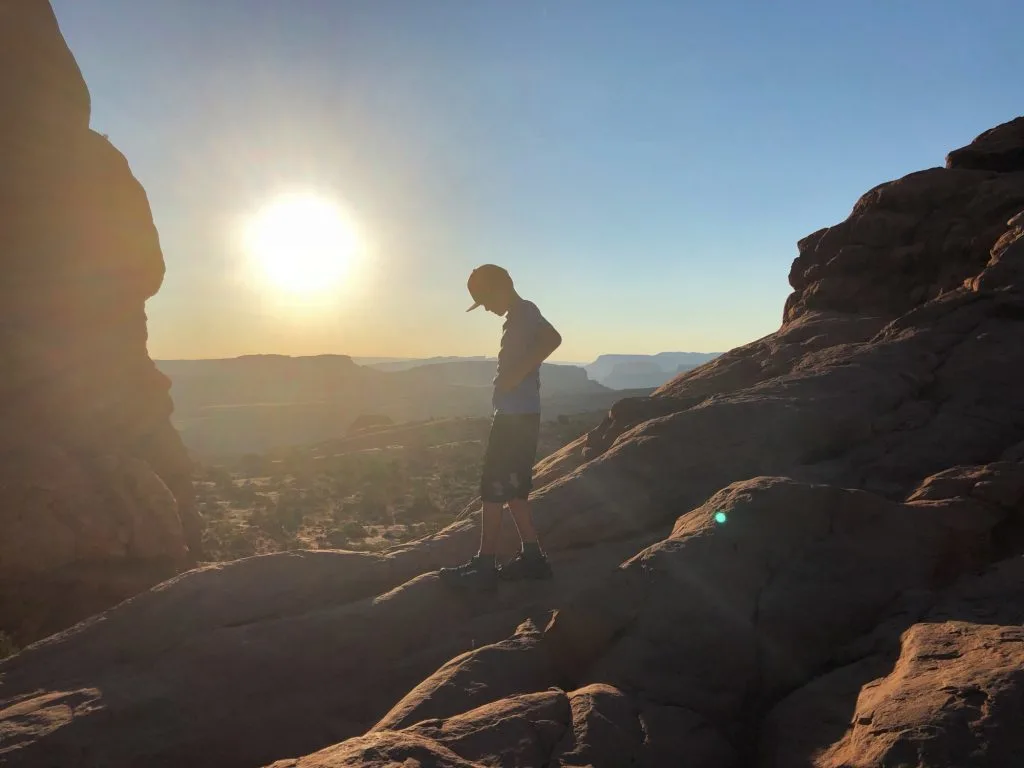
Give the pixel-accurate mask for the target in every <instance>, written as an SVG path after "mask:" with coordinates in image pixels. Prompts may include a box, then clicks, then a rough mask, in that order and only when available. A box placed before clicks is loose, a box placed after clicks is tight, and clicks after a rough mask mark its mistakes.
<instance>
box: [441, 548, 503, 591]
mask: <svg viewBox="0 0 1024 768" xmlns="http://www.w3.org/2000/svg"><path fill="white" fill-rule="evenodd" d="M437 575H438V576H440V577H441V580H442V581H445V582H447V583H449V584H457V585H459V586H467V587H478V588H481V589H490V588H493V587H494V586H495V585H496V583H497V581H498V569H497V568H495V567H494V566H493V565H491V564H490V563H487V562H484V561H482V560H481V558H480V556H479V555H474V556H473V557H471V558H470V559H469V560H468V561H467V562H465V563H463V564H462V565H456V566H454V567H452V568H442V569H440V570H439V571H438V572H437Z"/></svg>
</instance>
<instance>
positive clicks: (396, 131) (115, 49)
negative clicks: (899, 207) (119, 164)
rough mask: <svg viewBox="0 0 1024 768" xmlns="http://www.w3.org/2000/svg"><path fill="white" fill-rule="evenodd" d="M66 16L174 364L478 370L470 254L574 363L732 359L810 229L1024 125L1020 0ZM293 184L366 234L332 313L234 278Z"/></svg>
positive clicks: (129, 2)
mask: <svg viewBox="0 0 1024 768" xmlns="http://www.w3.org/2000/svg"><path fill="white" fill-rule="evenodd" d="M54 7H55V9H56V12H57V16H58V19H59V21H60V23H61V27H62V30H63V31H64V34H65V36H66V38H67V40H68V42H69V44H70V45H71V48H72V50H73V51H74V53H75V55H76V57H77V58H78V61H79V64H80V66H81V68H82V71H83V73H84V75H85V77H86V80H87V82H88V83H89V87H90V90H91V92H92V100H93V127H94V129H96V130H98V131H100V132H103V133H107V134H109V136H110V138H111V140H112V141H113V142H114V143H115V144H116V145H117V146H118V147H119V148H120V149H121V150H122V151H123V152H124V153H125V155H126V156H127V157H128V159H129V162H130V163H131V165H132V168H133V169H134V171H135V173H136V175H137V176H138V177H139V179H140V180H141V181H142V183H143V184H144V185H145V187H146V189H147V190H148V192H149V196H150V202H151V204H152V207H153V210H154V215H155V218H156V223H157V226H158V228H159V230H160V234H161V239H162V243H163V246H164V253H165V257H166V260H167V265H168V272H167V279H166V281H165V284H164V287H163V289H162V290H161V292H160V294H159V295H158V296H157V297H156V298H154V299H152V300H151V301H150V302H149V305H148V312H149V317H150V352H151V354H152V355H153V356H154V357H158V358H168V357H213V356H230V355H235V354H243V353H251V352H281V353H287V354H307V353H319V352H339V353H350V354H355V355H428V354H485V353H491V352H493V351H494V348H495V345H496V340H497V334H498V332H499V326H500V323H499V321H498V320H496V319H495V318H494V317H493V316H487V315H484V314H483V313H482V312H480V313H477V314H473V315H466V314H464V312H463V310H464V309H465V307H466V306H467V305H468V296H467V294H466V290H465V279H466V276H467V274H468V272H469V270H470V269H471V268H472V267H473V266H475V265H477V264H479V263H482V262H498V263H502V264H504V265H506V266H507V267H508V268H509V269H510V271H511V272H512V274H513V277H514V278H515V279H516V282H517V285H518V287H519V288H520V291H521V293H523V295H525V296H527V297H528V298H531V299H533V300H535V301H536V302H537V303H538V305H539V306H540V307H541V309H542V311H543V312H544V313H545V315H546V316H548V318H549V319H550V320H552V322H554V323H555V325H556V326H557V327H558V328H559V330H561V331H562V335H563V337H564V338H565V344H564V346H563V348H562V350H560V352H558V353H556V356H557V357H559V358H561V359H574V360H587V359H590V358H592V357H594V356H595V355H597V354H599V353H602V352H657V351H660V350H697V351H700V350H703V351H711V350H724V349H727V348H729V347H732V346H735V345H738V344H742V343H745V342H747V341H750V340H753V339H755V338H757V337H760V336H762V335H764V334H767V333H770V332H771V331H773V330H775V329H776V328H777V327H778V325H779V319H780V316H781V313H782V305H783V301H784V300H785V297H786V295H787V293H788V291H789V288H788V285H787V283H786V274H787V272H788V269H789V265H790V262H791V260H792V259H793V257H794V256H795V255H796V246H795V243H796V240H797V239H798V238H800V237H802V236H803V235H805V234H807V233H809V232H811V231H814V230H816V229H818V228H820V227H822V226H826V225H829V224H832V223H835V222H837V221H839V220H841V219H843V218H845V217H846V215H847V214H848V213H849V211H850V208H851V207H852V205H853V203H854V201H855V200H856V198H857V197H858V196H859V195H860V194H861V193H863V192H865V191H866V190H867V189H869V188H870V187H872V186H874V185H875V184H878V183H880V182H882V181H885V180H887V179H891V178H895V177H898V176H901V175H903V174H905V173H908V172H910V171H914V170H917V169H920V168H925V167H930V166H935V165H941V164H942V163H943V159H944V155H945V153H946V152H947V151H948V150H950V149H952V148H955V147H957V146H960V145H963V144H965V143H967V142H968V141H970V140H971V139H972V138H973V137H974V136H975V135H976V134H978V133H980V132H981V131H983V130H985V129H987V128H989V127H992V126H993V125H995V124H997V123H1000V122H1003V121H1005V120H1007V119H1010V118H1012V117H1014V116H1016V115H1017V114H1020V113H1021V112H1024V98H1022V97H1024V79H1022V78H1021V73H1022V72H1024V45H1022V44H1021V38H1020V30H1021V25H1022V22H1024V11H1022V9H1021V6H1020V3H1019V0H1015V1H1014V2H1010V1H1009V0H1005V1H997V0H975V1H974V2H964V1H962V0H956V1H953V0H898V1H897V0H866V1H865V2H860V3H835V2H823V1H822V0H804V1H801V2H795V1H791V2H774V3H768V2H762V1H760V0H759V1H758V2H753V1H749V2H720V3H711V2H696V1H695V0H694V1H692V2H683V0H676V1H674V0H358V1H357V0H289V2H283V0H175V1H174V2H167V1H166V0H91V1H90V2H82V1H81V0H55V1H54ZM300 188H301V189H305V188H309V189H315V190H318V191H319V192H321V193H324V194H328V195H330V196H331V197H333V198H336V199H338V200H341V201H343V202H344V204H345V206H346V207H347V208H348V209H349V210H350V211H351V214H352V216H353V218H354V219H355V220H356V221H357V222H358V224H359V227H360V229H361V230H362V231H363V232H364V233H365V235H366V239H367V242H370V243H372V248H371V249H370V252H369V254H368V257H367V260H366V266H365V268H364V269H363V270H362V271H361V273H360V277H359V280H358V281H353V284H352V285H350V286H349V287H348V288H347V289H346V290H345V291H344V292H343V294H342V295H339V296H338V297H337V300H336V301H334V302H333V303H332V305H331V306H330V307H329V308H327V309H324V308H323V307H321V308H320V309H318V310H317V311H315V312H314V311H308V312H302V311H298V310H295V309H294V307H289V306H288V305H286V304H285V303H283V302H282V300H281V298H280V297H278V296H272V295H268V293H267V292H266V291H265V290H262V289H258V288H256V287H254V285H253V284H252V283H251V282H248V281H246V280H245V279H240V277H239V270H240V267H239V263H240V260H239V259H240V257H239V254H238V252H237V250H238V249H237V247H236V246H235V244H234V242H233V240H232V235H231V233H232V232H234V231H236V228H237V223H238V221H239V219H240V217H243V216H245V215H246V214H247V213H248V212H250V211H252V210H253V209H254V208H256V207H258V206H260V205H261V204H262V203H264V202H265V201H267V200H270V199H272V198H273V197H274V196H275V195H277V194H278V193H279V192H280V191H282V190H288V189H300ZM243 277H244V276H243ZM292 303H293V304H294V302H292Z"/></svg>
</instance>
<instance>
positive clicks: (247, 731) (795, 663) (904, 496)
mask: <svg viewBox="0 0 1024 768" xmlns="http://www.w3.org/2000/svg"><path fill="white" fill-rule="evenodd" d="M1022 150H1024V118H1022V119H1018V120H1016V121H1014V122H1012V123H1008V124H1005V125H1002V126H999V127H997V128H995V129H993V130H992V131H990V132H988V133H986V134H983V135H982V136H981V137H979V139H978V140H977V141H976V142H974V143H972V144H971V145H970V146H969V147H965V148H964V149H962V150H957V151H956V152H953V153H951V154H950V156H949V159H948V161H947V167H946V168H936V169H931V170H928V171H924V172H921V173H917V174H912V175H910V176H908V177H906V178H903V179H899V180H897V181H894V182H891V183H888V184H884V185H882V186H880V187H877V188H876V189H874V190H871V191H870V192H869V193H867V194H866V195H865V196H864V197H863V198H862V199H861V200H860V201H859V202H858V203H857V204H856V206H855V207H854V210H853V212H852V214H851V216H850V217H849V219H847V220H846V221H845V222H842V223H840V224H838V225H836V226H835V227H831V228H829V229H826V230H822V231H821V232H817V233H815V234H813V235H811V236H809V237H807V238H805V239H804V240H802V241H801V243H800V254H799V256H798V258H797V259H796V262H795V263H794V266H793V270H792V272H791V282H792V284H793V287H794V293H793V295H792V296H791V297H790V299H789V300H788V301H787V303H786V307H785V311H784V320H783V324H782V327H781V328H780V329H779V331H778V332H776V333H774V334H771V335H770V336H767V337H765V338H764V339H761V340H759V341H757V342H754V343H752V344H749V345H747V346H745V347H742V348H739V349H736V350H733V351H732V352H730V353H728V354H726V355H723V356H722V357H720V358H718V359H716V360H715V361H713V362H711V363H709V364H707V365H705V366H703V367H701V368H699V369H696V370H694V371H692V372H688V373H686V374H684V375H682V376H680V377H678V378H677V379H676V380H674V381H673V382H671V383H669V384H667V385H665V386H664V387H662V388H661V389H660V390H659V391H658V392H657V393H656V394H655V395H654V396H652V397H650V398H643V399H636V400H626V401H622V402H621V403H619V404H618V405H617V406H616V407H615V408H613V409H612V412H611V413H610V414H609V417H608V419H606V421H605V422H604V423H603V424H602V425H601V426H600V427H599V428H598V429H596V430H595V431H594V432H593V433H592V434H590V435H588V436H587V437H586V438H584V439H581V440H580V441H578V442H577V443H576V444H573V445H570V446H568V447H566V448H565V449H564V450H563V451H561V452H559V453H558V454H555V455H553V456H551V457H549V458H547V459H545V460H544V461H542V462H541V463H540V464H539V465H538V467H537V471H536V473H537V481H538V482H537V486H538V488H539V490H538V492H537V494H536V500H535V510H536V516H537V522H538V526H539V527H540V529H541V534H542V537H543V539H544V542H545V544H546V547H547V549H548V550H549V553H550V555H551V556H552V558H553V560H554V561H555V567H556V572H557V577H556V579H555V580H554V581H553V582H551V583H543V584H503V585H501V586H500V587H499V589H498V590H497V592H496V593H494V594H492V595H481V594H474V593H465V594H463V593H457V592H453V591H452V590H451V589H449V588H445V587H444V586H443V585H442V584H441V583H440V582H439V581H438V579H437V576H436V574H434V573H433V572H432V571H433V570H434V569H436V568H437V567H438V566H439V565H442V564H450V563H452V562H455V561H457V560H459V559H461V558H462V557H464V556H465V555H466V554H468V553H469V552H471V551H472V549H473V548H474V546H475V536H476V530H475V523H474V521H473V519H472V515H470V516H467V518H466V519H464V520H461V521H459V522H457V523H455V524H454V525H452V526H450V527H449V528H448V529H446V530H445V531H442V532H441V533H440V534H437V535H435V536H432V537H429V538H426V539H424V540H422V541H419V542H416V543H413V544H409V545H403V546H400V547H398V548H396V549H394V550H392V551H389V552H386V553H383V554H364V553H352V552H299V553H288V554H281V555H271V556H266V557H257V558H249V559H246V560H242V561H238V562H236V563H231V564H227V565H221V566H217V567H208V568H203V569H198V570H194V571H191V572H189V573H186V574H183V575H181V576H179V577H177V578H175V579H173V580H171V581H169V582H166V583H164V584H161V585H160V586H158V587H156V588H154V589H152V590H150V591H148V592H146V593H144V594H142V595H139V596H138V597H136V598H134V599H133V600H131V601H129V602H127V603H124V604H122V605H119V606H117V607H116V608H114V609H112V610H109V611H107V612H105V613H104V614H102V616H101V617H99V618H98V619H97V620H93V621H89V622H85V623H83V624H80V625H78V626H76V627H74V628H73V629H71V630H69V631H67V632H65V633H62V634H60V635H57V636H53V637H50V638H47V639H46V640H44V641H42V642H40V643H37V644H36V645H34V646H32V647H30V648H28V649H26V650H25V651H23V652H22V653H20V654H18V655H17V656H15V657H13V658H11V659H8V660H7V661H6V662H4V663H3V664H0V761H3V762H4V763H5V764H7V765H12V766H37V765H61V766H82V767H84V766H95V765H105V766H135V765H146V766H155V767H159V766H168V767H169V766H181V765H189V766H211V767H212V766H218V768H223V767H224V766H259V765H270V764H273V765H275V766H277V768H300V767H301V768H312V767H313V766H317V767H319V768H324V767H326V766H339V767H340V766H353V767H354V766H377V767H380V768H383V766H395V765H403V766H415V765H419V766H439V767H442V768H481V766H488V767H493V766H523V767H524V768H525V767H527V766H530V767H535V766H609V767H617V766H625V765H633V766H648V767H649V768H657V767H661V766H666V767H668V766H680V765H685V766H691V767H694V768H741V767H742V768H746V767H747V766H762V767H763V768H790V767H791V766H792V767H793V768H795V767H796V766H808V765H811V766H817V767H818V768H840V767H843V768H851V767H853V768H867V767H868V766H899V765H913V766H918V767H919V768H940V766H941V767H943V768H945V767H947V766H1012V765H1022V764H1024V741H1022V737H1021V734H1022V733H1024V728H1022V727H1021V719H1022V717H1024V712H1022V710H1021V701H1024V675H1022V673H1021V671H1020V670H1021V669H1022V668H1024V643H1022V634H1021V628H1020V625H1021V623H1022V621H1024V615H1022V614H1021V608H1020V606H1021V605H1024V601H1022V596H1024V565H1022V563H1024V558H1022V557H1021V554H1022V553H1024V388H1022V387H1021V386H1020V380H1021V377H1022V374H1024V346H1022V345H1021V344H1020V339H1021V330H1022V328H1024V280H1022V276H1024V215H1022V212H1024V168H1022V167H1021V152H1022ZM86 412H88V411H86ZM110 418H112V416H111V417H110ZM152 466H156V465H155V464H154V465H152ZM468 511H469V512H472V511H473V510H468Z"/></svg>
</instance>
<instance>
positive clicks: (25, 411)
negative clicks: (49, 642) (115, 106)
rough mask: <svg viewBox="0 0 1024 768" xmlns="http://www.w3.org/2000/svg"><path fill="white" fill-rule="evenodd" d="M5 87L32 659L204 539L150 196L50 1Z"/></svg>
mask: <svg viewBox="0 0 1024 768" xmlns="http://www.w3.org/2000/svg"><path fill="white" fill-rule="evenodd" d="M0 71H2V73H3V74H2V75H0V104H2V105H3V109H2V110H0V260H2V264H3V269H4V279H3V280H2V281H0V367H2V369H3V372H4V376H3V382H2V383H0V426H2V429H0V454H2V459H0V631H5V632H7V633H9V634H11V635H13V637H14V638H15V640H16V641H19V642H27V641H31V640H34V639H36V638H39V637H42V636H44V635H46V634H49V633H51V632H53V631H55V630H59V629H63V628H65V627H67V626H69V625H71V624H73V623H74V622H75V621H78V620H80V619H83V618H85V617H87V616H89V615H91V614H93V613H95V612H97V611H99V610H102V609H104V608H107V607H109V606H111V605H114V604H116V603H117V602H119V601H121V600H123V599H124V598H126V597H129V596H131V595H133V594H135V593H137V592H138V591H140V590H142V589H145V588H147V587H149V586H151V585H152V584H154V583H156V582H158V581H161V580H163V579H164V578H166V577H167V576H169V575H172V574H173V573H175V572H176V570H178V569H179V568H180V567H181V566H182V565H183V564H184V563H187V562H188V560H189V552H188V546H189V545H190V544H191V545H193V546H195V545H198V536H199V528H198V521H197V519H196V516H195V512H194V510H193V508H192V489H191V480H190V474H191V471H190V466H189V461H188V458H187V456H186V455H185V452H184V449H183V448H182V446H181V442H180V440H179V439H178V436H177V434H176V433H175V431H174V430H173V428H172V427H171V425H170V421H169V416H170V413H171V401H170V398H169V395H168V391H167V390H168V381H167V379H166V378H165V377H164V376H163V375H161V374H160V373H159V372H158V371H157V370H156V368H155V367H154V365H153V363H152V361H151V360H150V359H149V356H148V354H147V351H146V315H145V309H144V305H145V301H146V299H147V298H148V297H150V296H152V295H153V294H154V293H155V292H156V291H157V289H158V288H159V286H160V283H161V281H162V279H163V272H164V264H163V257H162V255H161V252H160V245H159V240H158V238H157V232H156V229H155V228H154V226H153V220H152V216H151V214H150V210H149V204H148V202H147V199H146V195H145V192H144V191H143V190H142V187H141V186H140V185H139V183H138V182H137V181H136V180H135V179H134V177H133V176H132V174H131V171H130V169H129V168H128V164H127V162H126V161H125V159H124V157H122V156H121V154H120V153H119V152H118V151H117V150H116V149H115V148H114V147H113V146H112V145H111V144H110V142H108V141H107V140H106V139H105V138H104V137H103V136H101V135H99V134H97V133H94V132H92V131H90V130H89V93H88V91H87V90H86V87H85V83H84V81H83V80H82V76H81V74H80V72H79V70H78V67H77V65H76V64H75V61H74V58H73V57H72V55H71V53H70V51H69V50H68V48H67V46H66V44H65V43H64V39H63V38H62V36H61V34H60V31H59V30H58V28H57V23H56V20H55V18H54V16H53V12H52V10H51V9H50V6H49V4H48V3H46V2H44V0H3V2H0Z"/></svg>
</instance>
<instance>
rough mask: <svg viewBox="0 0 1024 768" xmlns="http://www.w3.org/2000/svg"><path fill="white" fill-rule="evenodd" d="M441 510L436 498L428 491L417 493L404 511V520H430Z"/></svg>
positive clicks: (417, 521)
mask: <svg viewBox="0 0 1024 768" xmlns="http://www.w3.org/2000/svg"><path fill="white" fill-rule="evenodd" d="M440 512H441V509H440V508H439V507H438V506H437V504H435V503H434V500H433V499H431V498H430V496H429V495H428V494H426V493H423V492H421V493H417V494H416V495H415V496H413V498H412V501H411V502H409V505H408V506H407V507H406V508H405V510H403V512H402V515H401V517H402V519H403V521H404V522H410V523H419V522H424V521H426V520H430V519H432V518H434V517H437V515H438V514H439V513H440Z"/></svg>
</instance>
